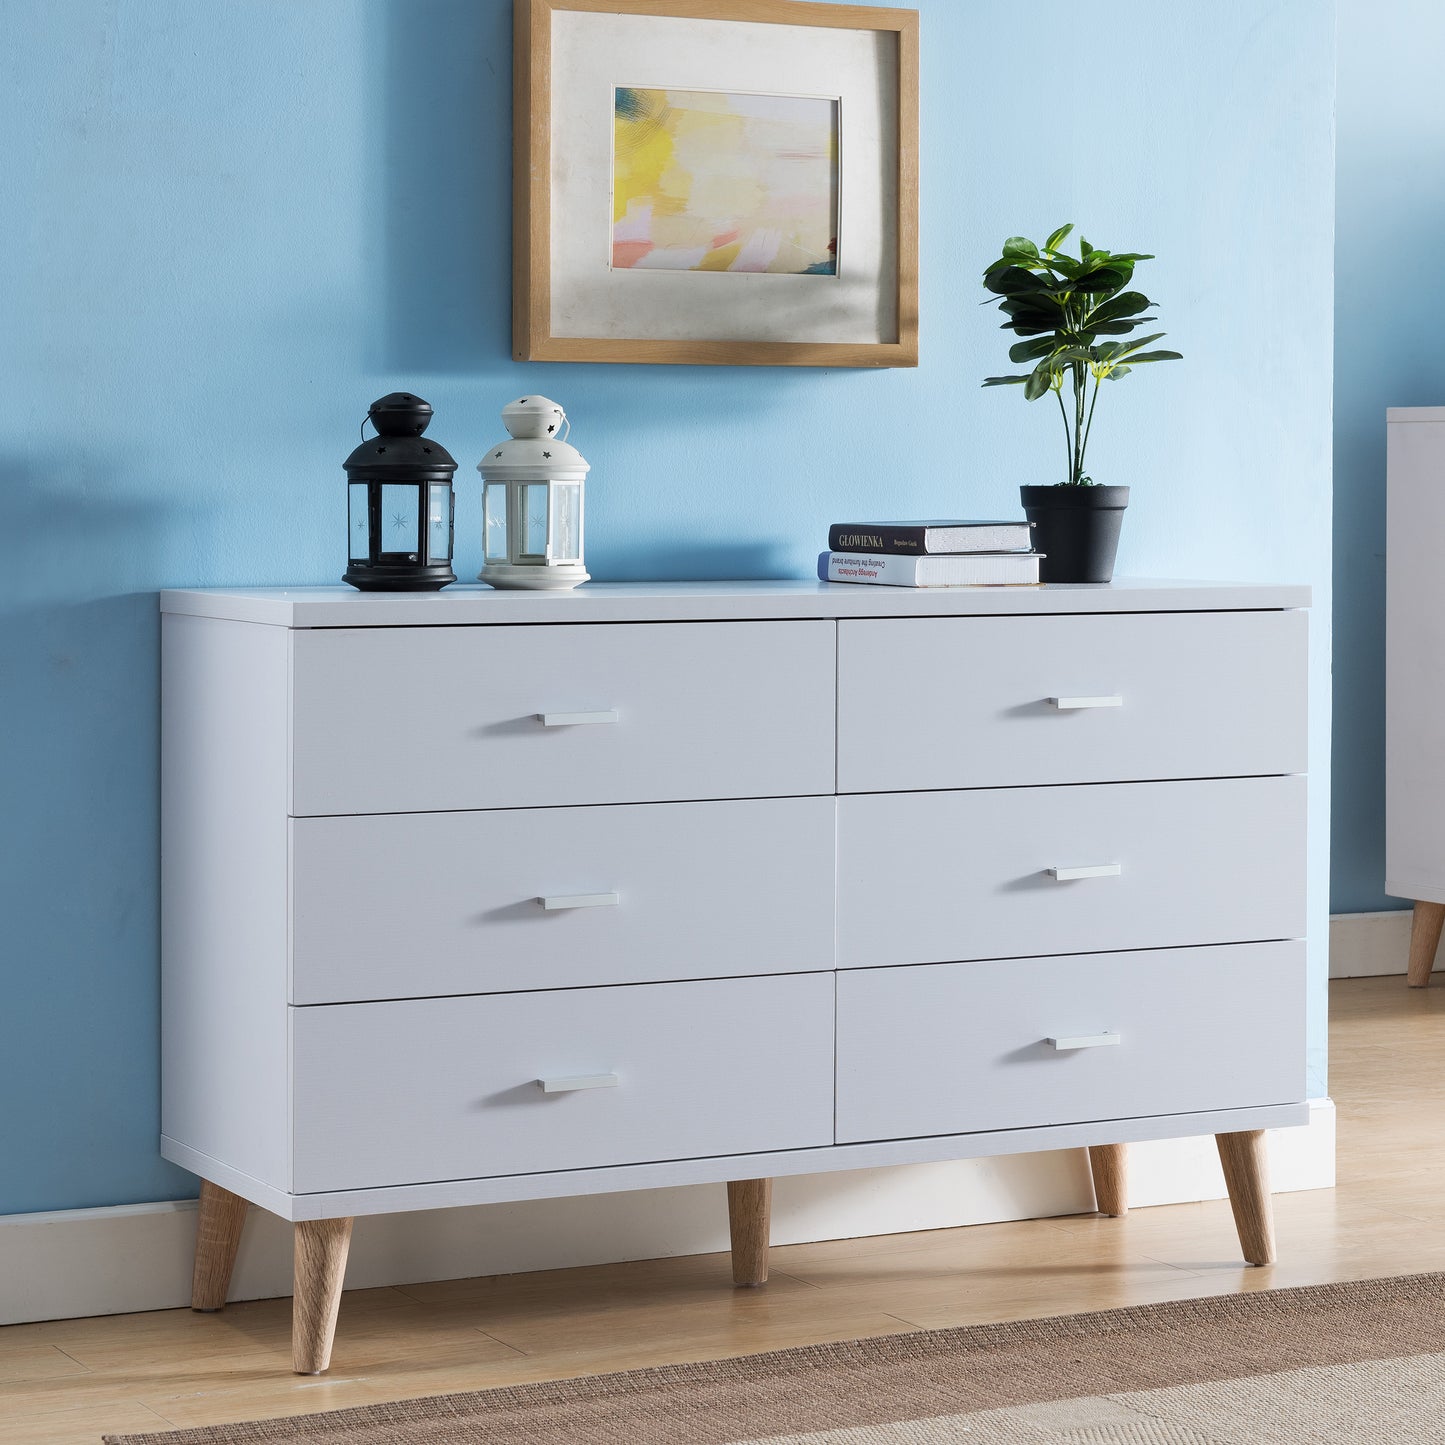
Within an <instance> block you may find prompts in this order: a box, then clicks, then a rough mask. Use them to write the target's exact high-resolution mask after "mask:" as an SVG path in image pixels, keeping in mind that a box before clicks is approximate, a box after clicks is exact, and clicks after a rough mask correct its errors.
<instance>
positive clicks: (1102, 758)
mask: <svg viewBox="0 0 1445 1445" xmlns="http://www.w3.org/2000/svg"><path fill="white" fill-rule="evenodd" d="M1306 626H1307V615H1306V614H1305V613H1304V612H1298V611H1295V612H1184V613H1137V614H1124V615H1118V616H1062V617H939V618H900V619H896V620H890V619H879V620H852V621H843V622H840V623H839V624H838V677H839V679H840V686H839V694H838V790H839V791H840V792H844V793H864V792H888V791H895V790H897V791H902V790H905V789H909V788H974V787H1010V786H1015V785H1022V784H1029V783H1097V782H1115V781H1118V782H1125V781H1129V780H1131V779H1146V780H1147V779H1151V778H1211V777H1242V776H1246V775H1249V774H1259V773H1297V772H1303V771H1304V767H1305V706H1304V702H1305V677H1306V666H1307V657H1306Z"/></svg>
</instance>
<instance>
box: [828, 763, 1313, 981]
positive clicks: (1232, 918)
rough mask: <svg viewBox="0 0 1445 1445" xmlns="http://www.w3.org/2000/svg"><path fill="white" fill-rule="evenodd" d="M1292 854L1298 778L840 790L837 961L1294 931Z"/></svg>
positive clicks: (860, 963) (1300, 865)
mask: <svg viewBox="0 0 1445 1445" xmlns="http://www.w3.org/2000/svg"><path fill="white" fill-rule="evenodd" d="M1304 858H1305V779H1304V778H1302V777H1284V778H1216V779H1212V780H1208V781H1203V782H1190V783H1115V784H1103V785H1100V786H1098V787H1079V788H999V789H976V790H970V791H965V792H946V793H896V794H894V793H878V794H870V795H867V796H857V797H847V798H839V800H838V962H839V965H840V966H841V967H845V968H859V967H866V966H868V965H869V964H894V963H930V962H951V961H954V960H958V959H971V958H1007V957H1017V956H1022V955H1026V954H1046V953H1085V952H1092V951H1104V950H1110V949H1122V948H1164V947H1170V946H1178V945H1183V944H1202V943H1233V942H1246V941H1252V940H1260V939H1271V938H1299V937H1302V936H1303V935H1304V931H1305V926H1304V904H1305V870H1304ZM1050 870H1058V876H1056V875H1055V873H1053V872H1051V871H1050Z"/></svg>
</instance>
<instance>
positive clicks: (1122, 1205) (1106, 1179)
mask: <svg viewBox="0 0 1445 1445" xmlns="http://www.w3.org/2000/svg"><path fill="white" fill-rule="evenodd" d="M1089 1169H1090V1171H1091V1172H1092V1173H1093V1176H1094V1203H1095V1207H1096V1208H1097V1209H1098V1211H1099V1213H1100V1214H1112V1215H1113V1216H1114V1218H1115V1219H1118V1218H1119V1217H1120V1216H1121V1215H1124V1214H1127V1213H1128V1212H1129V1146H1128V1145H1127V1144H1091V1145H1090V1146H1089Z"/></svg>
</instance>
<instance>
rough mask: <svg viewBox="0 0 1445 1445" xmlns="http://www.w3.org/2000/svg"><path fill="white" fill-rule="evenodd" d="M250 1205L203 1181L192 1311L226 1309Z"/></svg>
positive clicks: (225, 1190)
mask: <svg viewBox="0 0 1445 1445" xmlns="http://www.w3.org/2000/svg"><path fill="white" fill-rule="evenodd" d="M250 1207H251V1206H250V1205H249V1204H247V1203H246V1201H245V1200H244V1199H242V1198H241V1196H240V1195H239V1194H232V1193H231V1191H230V1190H229V1189H222V1188H221V1186H220V1185H219V1184H212V1183H211V1181H210V1180H209V1179H202V1180H201V1203H200V1208H199V1209H198V1210H197V1211H196V1263H195V1267H194V1268H193V1269H192V1271H191V1308H192V1309H193V1310H200V1311H202V1312H203V1313H210V1312H211V1311H213V1310H219V1309H224V1308H225V1307H226V1291H227V1290H229V1289H230V1287H231V1271H232V1269H234V1268H235V1264H236V1251H237V1250H238V1249H239V1248H240V1247H241V1229H242V1227H243V1226H244V1225H245V1223H246V1213H247V1211H248V1210H249V1209H250Z"/></svg>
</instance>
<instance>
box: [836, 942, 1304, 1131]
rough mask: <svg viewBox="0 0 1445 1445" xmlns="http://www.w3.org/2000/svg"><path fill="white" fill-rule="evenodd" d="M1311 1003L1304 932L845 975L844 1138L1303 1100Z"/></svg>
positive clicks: (841, 1007)
mask: <svg viewBox="0 0 1445 1445" xmlns="http://www.w3.org/2000/svg"><path fill="white" fill-rule="evenodd" d="M1304 1000H1305V972H1304V945H1303V944H1302V943H1263V944H1236V945H1233V946H1231V947H1225V948H1184V949H1168V950H1165V951H1163V952H1159V953H1125V954H1102V955H1093V956H1076V957H1071V958H1027V959H1014V960H1011V961H1007V962H995V963H962V964H934V965H931V966H927V967H923V968H888V969H860V970H858V971H857V972H854V973H844V974H839V975H838V1134H837V1137H838V1142H839V1143H840V1144H844V1143H857V1142H860V1141H863V1140H872V1139H900V1138H912V1137H916V1136H922V1135H930V1134H965V1133H971V1132H975V1131H979V1130H989V1129H1026V1128H1030V1127H1033V1126H1036V1125H1042V1124H1067V1123H1082V1122H1086V1121H1089V1120H1094V1119H1123V1118H1131V1117H1135V1116H1139V1115H1148V1114H1174V1113H1194V1112H1198V1111H1202V1110H1212V1109H1237V1108H1246V1107H1249V1106H1251V1105H1262V1104H1281V1103H1293V1102H1297V1101H1299V1100H1302V1099H1303V1098H1304V1096H1305V1041H1304V1017H1305V1007H1304ZM1109 1035H1112V1036H1114V1037H1115V1038H1116V1039H1117V1040H1118V1042H1117V1043H1114V1044H1107V1043H1101V1042H1100V1040H1101V1039H1104V1038H1107V1037H1108V1036H1109ZM1050 1040H1054V1041H1056V1042H1053V1043H1051V1042H1050Z"/></svg>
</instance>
